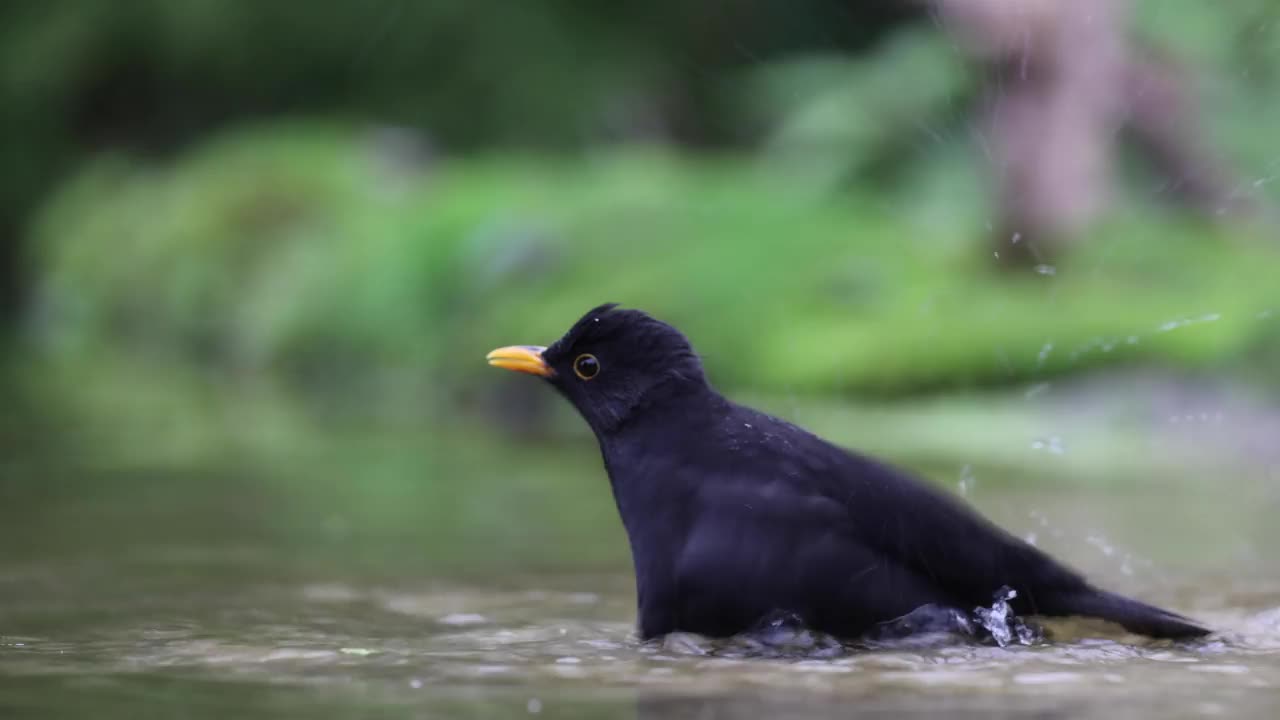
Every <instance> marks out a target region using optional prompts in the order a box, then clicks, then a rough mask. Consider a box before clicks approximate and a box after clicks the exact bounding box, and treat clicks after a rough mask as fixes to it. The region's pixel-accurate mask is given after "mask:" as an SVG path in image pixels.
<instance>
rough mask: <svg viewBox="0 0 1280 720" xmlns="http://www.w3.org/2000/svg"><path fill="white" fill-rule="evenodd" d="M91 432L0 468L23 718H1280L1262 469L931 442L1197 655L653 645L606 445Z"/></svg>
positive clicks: (1115, 648) (1141, 650) (1278, 616)
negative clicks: (604, 454) (1123, 471)
mask: <svg viewBox="0 0 1280 720" xmlns="http://www.w3.org/2000/svg"><path fill="white" fill-rule="evenodd" d="M233 424H234V422H233ZM81 430H82V433H81V436H80V437H79V438H78V439H74V438H73V439H65V440H59V441H57V442H53V443H35V444H22V445H13V444H11V445H9V446H8V447H7V448H6V455H5V457H6V460H5V463H4V464H3V466H2V468H0V469H2V471H3V473H4V474H3V482H2V483H0V501H3V505H2V509H0V716H3V717H33V716H41V715H66V714H76V713H82V712H83V713H88V712H92V714H93V715H94V716H96V717H136V716H139V715H140V714H144V713H145V714H166V715H171V714H181V715H183V716H186V717H223V716H226V715H229V714H232V713H234V714H238V715H276V714H292V715H305V716H309V717H330V716H334V717H336V716H351V715H357V716H365V715H407V716H414V717H477V718H478V717H485V718H489V717H527V716H532V715H545V716H548V717H583V718H585V717H599V718H632V717H641V718H649V717H663V718H736V717H743V718H746V717H797V718H802V717H849V716H854V717H880V716H884V717H890V716H892V717H901V716H904V715H906V716H911V715H931V714H945V715H947V716H949V717H984V718H990V717H996V718H1001V717H1037V718H1045V717H1072V718H1113V717H1118V716H1120V717H1143V718H1147V717H1149V718H1156V717H1160V718H1166V717H1217V716H1232V717H1237V718H1249V717H1258V718H1264V717H1265V718H1271V717H1275V714H1276V712H1277V708H1278V707H1280V557H1278V556H1277V554H1276V553H1275V552H1274V551H1273V548H1276V547H1280V527H1277V525H1278V524H1277V523H1275V522H1274V520H1273V518H1274V517H1275V516H1276V510H1277V509H1280V502H1278V500H1277V495H1276V492H1275V489H1274V483H1273V482H1272V475H1271V474H1270V470H1269V469H1267V468H1263V469H1261V470H1260V471H1259V472H1257V473H1254V474H1248V473H1247V472H1246V473H1245V474H1243V475H1241V474H1239V473H1237V474H1232V475H1229V476H1228V475H1226V474H1225V473H1224V476H1223V477H1220V478H1213V482H1212V483H1210V482H1207V481H1206V480H1205V478H1204V477H1203V476H1202V475H1201V474H1200V472H1201V471H1199V470H1197V471H1196V474H1195V475H1194V476H1193V477H1185V478H1179V477H1176V476H1167V475H1162V476H1161V477H1159V478H1154V479H1153V478H1131V479H1128V480H1132V481H1128V480H1126V479H1114V478H1112V479H1108V480H1107V482H1105V483H1104V482H1099V481H1098V479H1097V478H1093V479H1092V480H1091V481H1090V482H1086V483H1079V484H1074V485H1073V484H1064V483H1063V482H1062V481H1061V480H1060V476H1059V475H1051V476H1047V479H1046V478H1036V477H1034V476H1026V477H1023V476H1019V477H1018V479H1017V481H1016V482H1014V481H1013V480H1012V479H1011V478H1007V477H1001V476H997V475H995V474H994V471H991V470H989V469H984V468H983V467H981V466H980V465H974V464H972V460H973V458H966V457H957V458H955V459H954V463H949V462H947V461H942V460H939V458H937V457H933V458H930V462H929V465H930V467H944V468H947V470H946V471H945V472H937V473H932V476H933V477H935V478H942V479H943V481H944V482H946V481H947V479H948V478H951V477H952V476H955V477H960V476H964V477H966V478H970V479H972V478H974V477H976V478H977V483H976V487H975V488H974V489H972V490H970V499H971V500H972V502H974V503H975V504H976V505H978V506H979V507H980V508H981V509H982V510H983V511H984V512H987V513H988V514H990V515H991V516H992V517H993V518H994V519H996V520H997V521H998V522H1000V523H1001V524H1003V525H1005V526H1006V527H1008V528H1010V529H1011V530H1013V531H1014V532H1017V533H1019V534H1021V535H1024V536H1034V537H1035V539H1036V542H1037V543H1038V544H1040V545H1041V546H1043V547H1045V548H1046V549H1049V550H1050V551H1051V552H1053V553H1055V554H1057V555H1060V556H1061V557H1063V558H1064V559H1066V560H1068V561H1069V562H1071V563H1073V564H1074V565H1076V566H1077V567H1079V568H1081V569H1082V570H1084V571H1086V572H1087V573H1088V574H1090V575H1091V576H1092V577H1094V578H1096V579H1097V580H1098V581H1099V582H1101V583H1102V584H1105V585H1107V586H1109V587H1112V588H1114V589H1117V590H1121V591H1124V592H1127V593H1131V594H1135V595H1138V596H1140V597H1142V598H1143V599H1145V600H1148V601H1151V602H1155V603H1158V604H1162V605H1167V606H1170V607H1171V608H1173V609H1176V610H1178V611H1181V612H1185V613H1188V614H1191V615H1193V616H1195V617H1197V618H1199V619H1201V620H1203V621H1205V622H1208V623H1209V624H1211V625H1212V626H1213V627H1215V628H1217V629H1218V630H1219V632H1218V633H1217V634H1216V635H1214V636H1213V637H1211V638H1210V639H1208V640H1206V641H1202V642H1195V643H1185V644H1174V643H1168V642H1151V641H1145V640H1141V639H1138V638H1133V637H1130V636H1125V635H1122V634H1119V633H1117V632H1116V631H1115V629H1114V628H1109V627H1105V626H1101V625H1091V624H1088V623H1078V622H1067V623H1056V624H1052V625H1050V630H1051V632H1052V633H1053V635H1054V639H1053V640H1052V641H1050V642H1046V643H1043V644H1039V645H1035V646H1031V647H1021V646H1011V647H1008V648H998V647H993V646H986V645H974V644H961V645H956V644H951V645H943V646H925V647H917V646H899V647H890V648H881V649H876V650H860V651H852V652H844V653H838V654H835V655H834V656H833V655H832V654H831V653H806V652H803V651H788V652H760V651H752V650H750V649H749V648H747V647H745V646H744V645H742V644H725V643H713V642H710V641H708V640H706V639H704V638H698V637H694V636H674V637H670V638H667V639H666V640H665V641H663V642H660V643H640V642H638V641H637V640H636V638H635V637H634V635H633V633H632V622H633V618H634V609H633V603H634V600H633V594H632V586H631V580H630V575H629V573H628V571H627V570H628V568H627V562H628V558H627V554H626V547H625V543H624V540H623V537H622V534H621V531H620V528H619V527H618V522H617V519H616V517H615V514H614V510H613V507H612V503H611V501H610V499H609V497H608V494H607V485H606V483H605V482H604V480H603V477H602V476H601V474H600V470H599V467H598V460H597V459H596V457H595V456H594V454H593V450H592V448H591V446H590V444H589V443H588V442H585V441H584V439H582V438H576V439H570V440H568V441H566V440H564V439H563V438H562V439H558V440H557V439H554V438H551V439H546V438H543V439H539V440H536V441H524V442H521V441H518V440H515V439H512V438H503V439H498V438H488V437H484V436H477V435H475V434H473V433H466V432H463V433H454V434H449V435H447V436H446V435H443V434H440V433H435V434H433V433H431V432H425V431H424V428H423V427H419V426H413V425H412V424H411V426H410V427H407V428H406V427H398V428H387V427H385V426H382V427H376V428H368V429H365V430H362V431H359V432H352V431H351V430H350V428H347V429H345V430H344V431H343V432H342V433H340V434H326V433H325V432H319V431H316V432H313V433H312V434H311V435H307V439H305V440H304V441H299V439H298V438H299V436H298V435H291V436H290V438H291V439H290V440H289V441H288V442H284V441H280V442H278V443H276V442H273V443H268V444H267V446H266V447H265V449H264V446H261V445H252V446H246V445H240V444H236V443H235V442H229V441H227V440H226V439H225V438H224V439H222V440H219V441H217V442H214V443H212V444H209V445H207V446H205V445H201V448H203V449H197V450H195V451H192V452H191V453H190V454H188V455H184V456H181V457H173V456H172V455H168V454H162V453H151V452H148V451H146V450H145V448H146V447H147V440H146V438H143V437H141V436H140V437H139V441H138V443H136V444H135V445H134V446H133V450H131V452H130V453H128V454H126V455H120V454H118V453H117V454H105V455H104V454H101V453H100V452H99V451H96V450H92V451H91V450H90V449H87V448H90V447H94V446H91V445H87V444H83V435H84V434H85V433H88V435H93V434H94V433H96V432H99V431H98V430H85V429H83V428H82V429H81ZM130 432H133V431H132V430H131V431H130ZM50 447H54V448H57V449H59V450H60V452H57V453H55V452H51V451H50V450H49V448H50ZM140 448H141V449H140ZM211 449H212V450H216V451H212V450H211ZM962 468H967V469H964V470H963V472H961V469H962ZM953 471H954V472H953ZM1161 472H1162V473H1164V472H1165V471H1164V470H1162V471H1161Z"/></svg>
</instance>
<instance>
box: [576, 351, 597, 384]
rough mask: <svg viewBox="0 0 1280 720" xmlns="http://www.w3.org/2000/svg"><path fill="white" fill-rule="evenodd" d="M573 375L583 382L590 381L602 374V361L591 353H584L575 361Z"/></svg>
mask: <svg viewBox="0 0 1280 720" xmlns="http://www.w3.org/2000/svg"><path fill="white" fill-rule="evenodd" d="M573 374H574V375H577V376H578V377H580V378H582V379H583V380H590V379H591V378H593V377H595V376H596V375H599V374H600V361H599V360H597V359H596V356H595V355H592V354H591V353H583V354H582V355H579V356H578V357H576V358H574V359H573Z"/></svg>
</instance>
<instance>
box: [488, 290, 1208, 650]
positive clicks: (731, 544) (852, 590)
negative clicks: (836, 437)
mask: <svg viewBox="0 0 1280 720" xmlns="http://www.w3.org/2000/svg"><path fill="white" fill-rule="evenodd" d="M489 362H490V363H491V364H493V365H496V366H498V367H504V368H507V369H511V370H517V371H522V372H528V373H531V374H535V375H540V376H542V377H544V378H546V379H547V380H548V381H549V382H550V383H551V384H552V385H554V386H555V387H556V389H557V390H559V391H560V392H561V393H562V394H563V395H564V396H565V397H566V398H568V400H569V401H570V402H571V403H572V404H573V405H574V407H575V408H577V409H578V411H579V412H580V413H581V414H582V416H583V418H584V419H585V420H586V421H587V423H588V424H589V425H590V426H591V429H592V430H593V431H594V433H595V435H596V438H597V439H598V441H599V444H600V450H601V453H602V454H603V456H604V464H605V468H606V469H607V471H608V475H609V480H610V483H611V485H612V487H613V495H614V499H615V501H616V503H617V506H618V512H619V513H620V514H621V516H622V521H623V524H624V525H625V526H626V530H627V536H628V538H629V540H630V544H631V552H632V558H633V561H634V564H635V575H636V588H637V593H638V604H639V631H640V634H641V636H643V637H646V638H649V637H653V636H656V635H661V634H665V633H668V632H671V631H675V630H682V631H689V632H696V633H702V634H705V635H712V636H725V635H730V634H734V633H737V632H741V631H743V630H746V629H749V628H751V627H752V626H753V625H755V624H756V623H758V622H759V621H760V620H762V619H764V618H766V617H769V616H776V614H777V613H787V614H793V615H796V616H798V617H799V618H801V619H802V620H803V621H804V623H805V624H806V625H808V626H809V627H812V628H814V629H816V630H821V631H825V632H829V633H832V634H834V635H837V636H841V637H847V638H852V637H857V636H861V635H863V634H864V633H866V632H867V631H869V630H872V629H873V628H874V627H875V626H876V625H877V624H879V623H883V622H886V621H889V620H892V619H895V618H898V617H900V616H903V615H905V614H907V613H909V612H911V611H912V610H914V609H916V608H918V607H921V606H923V605H927V604H933V605H942V606H947V607H954V608H957V609H961V610H966V611H967V610H970V609H972V608H973V607H975V606H980V605H987V604H989V603H990V602H991V599H992V597H993V595H994V594H995V593H996V591H997V590H998V589H1000V588H1001V587H1003V586H1008V587H1011V588H1013V589H1014V590H1016V591H1017V593H1018V595H1017V598H1016V599H1015V600H1014V602H1013V606H1014V609H1015V610H1016V611H1018V612H1020V613H1022V614H1028V615H1045V616H1068V615H1081V616H1091V617H1098V618H1103V619H1106V620H1111V621H1114V622H1116V623H1119V624H1120V625H1122V626H1124V627H1125V628H1127V629H1128V630H1130V631H1133V632H1136V633H1141V634H1145V635H1150V636H1155V637H1168V638H1182V637H1194V636H1199V635H1203V634H1205V633H1206V632H1207V630H1205V629H1204V628H1203V627H1201V626H1199V625H1197V624H1196V623H1195V622H1193V621H1191V620H1189V619H1187V618H1184V617H1182V616H1179V615H1176V614H1174V613H1171V612H1168V611H1165V610H1162V609H1160V608H1156V607H1153V606H1151V605H1147V604H1144V603H1141V602H1138V601H1136V600H1132V599H1129V598H1126V597H1123V596H1121V595H1117V594H1115V593H1111V592H1107V591H1105V590H1101V589H1098V588H1095V587H1093V586H1092V585H1090V584H1089V583H1088V582H1087V581H1086V580H1085V579H1084V578H1083V577H1081V576H1080V575H1079V574H1078V573H1076V572H1075V571H1073V570H1071V569H1069V568H1067V567H1065V566H1063V565H1062V564H1060V563H1058V562H1057V561H1055V560H1053V559H1052V558H1050V557H1049V556H1048V555H1046V554H1045V553H1043V552H1041V551H1040V550H1038V549H1036V548H1035V547H1032V546H1031V545H1029V544H1027V543H1025V542H1023V541H1021V540H1019V539H1018V538H1015V537H1013V536H1011V535H1009V534H1008V533H1006V532H1004V531H1003V530H1001V529H999V528H997V527H995V526H994V525H992V524H991V523H989V522H988V521H986V520H985V519H983V518H982V517H980V516H979V515H978V514H977V513H975V512H973V511H972V510H970V509H969V508H968V507H967V506H965V505H964V504H962V503H961V502H959V501H958V500H957V499H955V498H953V497H952V496H949V495H947V494H945V493H943V492H941V491H939V490H937V489H935V488H933V487H931V486H930V485H928V484H926V483H925V482H923V481H920V480H918V479H916V478H915V477H912V476H911V475H909V474H907V473H905V472H903V471H901V470H899V469H896V468H893V467H891V466H889V465H886V464H883V463H881V462H878V461H876V460H874V459H871V458H869V457H866V456H863V455H860V454H857V453H855V452H850V451H848V450H845V449H842V448H840V447H837V446H835V445H833V444H831V443H828V442H826V441H825V440H823V439H821V438H819V437H817V436H815V435H813V434H811V433H809V432H806V431H805V430H803V429H801V428H799V427H796V426H795V425H792V424H790V423H788V422H785V421H783V420H779V419H778V418H775V417H771V416H769V415H766V414H765V413H762V412H758V411H756V410H752V409H751V408H748V407H744V406H742V405H738V404H735V403H733V402H732V401H730V400H728V399H726V398H725V397H723V396H722V395H720V394H719V393H718V392H716V391H715V390H714V389H713V388H712V387H711V386H710V385H709V384H708V382H707V380H706V378H705V376H704V374H703V369H702V365H701V363H700V361H699V359H698V357H697V355H695V353H694V352H693V349H692V348H691V346H690V345H689V342H688V341H687V340H686V339H685V337H684V336H683V335H682V334H681V333H680V332H679V331H677V330H676V329H675V328H673V327H671V326H670V325H667V324H665V323H662V322H660V321H658V320H655V319H654V318H652V317H650V316H648V315H646V314H644V313H642V312H639V311H635V310H621V309H616V308H615V307H614V306H613V305H603V306H601V307H598V308H596V309H594V310H592V311H590V312H589V313H587V314H586V316H584V317H583V318H582V319H581V320H579V321H578V322H577V323H576V324H575V325H574V326H573V327H572V328H571V329H570V330H569V331H568V332H567V333H566V334H565V335H564V336H563V337H562V338H561V339H560V340H558V341H556V342H555V343H554V344H552V345H551V346H550V347H547V348H542V347H537V346H511V347H506V348H500V349H498V350H495V351H493V352H492V353H490V355H489Z"/></svg>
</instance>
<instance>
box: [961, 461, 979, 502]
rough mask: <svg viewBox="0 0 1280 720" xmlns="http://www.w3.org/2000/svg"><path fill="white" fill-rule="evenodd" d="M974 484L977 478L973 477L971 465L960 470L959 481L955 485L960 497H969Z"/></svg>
mask: <svg viewBox="0 0 1280 720" xmlns="http://www.w3.org/2000/svg"><path fill="white" fill-rule="evenodd" d="M976 482H977V478H975V477H974V476H973V466H972V465H965V466H964V467H962V468H960V481H959V482H958V483H957V484H956V485H957V488H958V489H959V490H960V495H961V496H962V497H969V491H970V490H972V489H973V486H974V484H975V483H976Z"/></svg>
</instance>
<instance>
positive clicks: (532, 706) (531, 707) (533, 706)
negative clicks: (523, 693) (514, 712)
mask: <svg viewBox="0 0 1280 720" xmlns="http://www.w3.org/2000/svg"><path fill="white" fill-rule="evenodd" d="M524 709H525V710H527V711H528V712H529V714H530V715H537V714H538V713H540V712H542V701H541V700H539V699H538V698H529V702H527V703H525V704H524Z"/></svg>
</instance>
